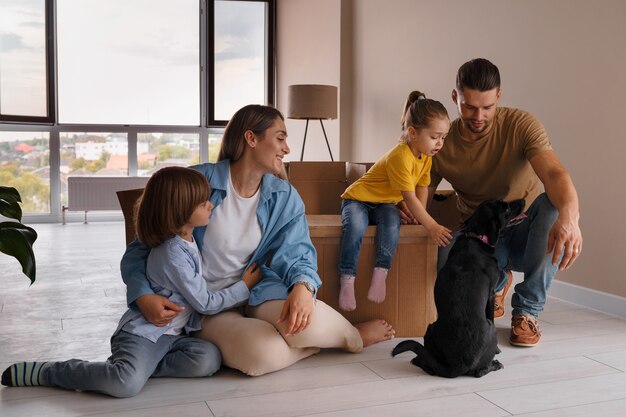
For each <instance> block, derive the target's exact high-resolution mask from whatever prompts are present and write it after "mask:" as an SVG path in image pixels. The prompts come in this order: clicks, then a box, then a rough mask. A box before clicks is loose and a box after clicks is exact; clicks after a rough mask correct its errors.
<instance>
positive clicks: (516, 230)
mask: <svg viewBox="0 0 626 417" xmlns="http://www.w3.org/2000/svg"><path fill="white" fill-rule="evenodd" d="M526 214H527V215H528V218H527V219H525V220H524V221H523V222H521V223H520V224H518V225H516V226H512V227H508V228H505V229H504V230H503V233H502V235H501V237H500V239H499V240H498V243H497V244H496V250H495V256H496V258H497V260H498V268H499V270H500V278H499V280H498V284H497V285H496V292H497V291H500V290H501V289H502V288H504V285H505V283H506V278H507V277H506V273H505V272H504V271H505V270H511V271H517V272H523V273H524V280H523V281H522V282H521V283H519V284H517V285H516V286H515V293H514V294H513V298H512V301H511V305H512V307H513V312H512V313H513V315H518V314H522V315H526V316H532V317H538V316H539V313H541V312H542V311H543V306H544V305H545V303H546V297H547V292H548V289H549V288H550V284H551V283H552V279H553V278H554V275H555V274H556V271H557V269H558V266H557V265H558V264H557V265H552V253H546V251H547V248H548V233H549V232H550V229H551V228H552V225H553V224H554V222H555V221H556V219H557V217H558V215H559V213H558V211H557V210H556V208H554V206H553V205H552V203H551V202H550V200H549V199H548V196H547V195H546V194H545V193H543V194H541V195H539V197H537V199H536V200H535V201H534V202H533V203H532V204H531V206H530V207H529V208H528V211H527V212H526ZM460 233H461V232H460V231H456V232H454V234H453V239H452V242H451V243H450V244H449V245H448V246H446V247H444V248H439V259H438V270H441V268H442V267H443V265H444V264H445V262H446V260H447V259H448V253H449V252H450V249H451V248H452V245H453V244H454V242H455V241H456V239H457V237H458V236H459V235H460ZM562 256H563V254H561V257H562Z"/></svg>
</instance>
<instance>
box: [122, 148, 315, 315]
mask: <svg viewBox="0 0 626 417" xmlns="http://www.w3.org/2000/svg"><path fill="white" fill-rule="evenodd" d="M191 168H193V169H195V170H197V171H199V172H201V173H202V174H204V175H205V176H206V177H207V179H208V180H209V184H210V185H211V197H210V200H211V203H213V204H214V205H215V206H216V207H217V206H219V205H220V204H221V202H222V201H223V200H224V198H225V197H226V193H227V190H228V177H229V175H230V174H229V169H230V161H229V160H223V161H220V162H218V163H216V164H211V163H209V164H201V165H195V166H193V167H191ZM260 192H261V196H260V200H259V206H258V207H257V211H256V215H257V218H258V220H259V225H260V226H261V232H262V236H261V242H260V243H259V246H258V247H257V249H256V251H255V252H254V254H253V255H252V257H251V258H250V263H252V262H257V264H258V265H263V266H262V269H263V277H262V280H261V282H259V283H258V284H257V285H256V286H255V287H254V288H252V290H251V292H250V299H249V301H248V303H249V304H250V305H259V304H261V303H263V302H265V301H268V300H284V299H286V298H287V296H288V294H289V291H290V290H291V287H292V286H293V285H294V284H295V283H296V282H300V281H306V282H309V283H310V284H312V285H313V287H314V288H316V289H317V288H319V287H320V285H322V281H321V280H320V277H319V275H318V274H317V254H316V252H315V247H314V246H313V243H311V237H310V236H309V226H308V224H307V221H306V217H305V214H304V203H303V202H302V199H301V198H300V195H299V194H298V192H297V191H296V189H295V188H293V186H292V185H291V184H289V182H287V181H285V180H282V179H280V178H278V177H277V176H275V175H273V174H265V175H264V176H263V178H262V180H261V190H260ZM205 231H206V226H204V227H197V228H196V229H195V230H194V232H193V234H194V238H195V239H196V242H198V246H199V248H200V253H202V245H203V243H204V233H205ZM215 244H216V245H219V244H220V242H215ZM149 253H150V248H148V247H146V246H144V245H143V244H142V243H141V242H139V240H137V239H136V240H135V241H134V242H132V243H131V244H130V245H128V247H127V248H126V252H125V253H124V256H123V257H122V262H121V271H122V279H123V280H124V283H125V284H126V287H127V291H126V297H127V302H128V305H129V306H132V305H134V304H133V303H134V301H135V300H136V299H137V298H138V297H140V296H142V295H146V294H153V293H154V291H153V290H152V288H151V287H150V284H149V283H148V280H147V278H146V259H147V257H148V254H149ZM314 296H315V294H314Z"/></svg>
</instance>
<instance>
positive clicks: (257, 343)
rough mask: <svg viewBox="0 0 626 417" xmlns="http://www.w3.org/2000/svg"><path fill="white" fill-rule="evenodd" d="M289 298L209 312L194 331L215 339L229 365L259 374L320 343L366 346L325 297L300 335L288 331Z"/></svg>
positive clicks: (304, 354)
mask: <svg viewBox="0 0 626 417" xmlns="http://www.w3.org/2000/svg"><path fill="white" fill-rule="evenodd" d="M284 302H285V300H272V301H266V302H265V303H263V304H261V305H258V306H254V307H251V306H248V307H247V309H246V314H245V315H244V314H243V313H242V312H241V311H239V310H228V311H224V312H222V313H219V314H215V315H212V316H205V317H204V319H203V322H202V330H200V331H198V332H196V333H195V334H194V336H196V337H200V338H202V339H204V340H208V341H209V342H212V343H215V345H217V347H218V348H219V349H220V351H221V352H222V362H223V364H224V365H226V366H228V367H230V368H234V369H238V370H240V371H241V372H244V373H245V374H248V375H253V376H256V375H263V374H266V373H268V372H274V371H277V370H279V369H283V368H286V367H287V366H289V365H292V364H294V363H296V362H297V361H299V360H300V359H304V358H306V357H308V356H311V355H313V354H315V353H317V352H319V350H320V348H340V349H344V350H347V351H348V352H360V351H361V350H362V349H363V340H362V339H361V335H360V334H359V331H358V330H357V329H356V328H355V327H354V326H352V325H351V324H350V322H349V321H348V320H346V319H345V318H344V317H343V316H342V315H341V314H339V312H337V311H336V310H334V309H333V308H331V307H329V306H328V305H327V304H326V303H324V302H323V301H319V300H317V301H316V303H315V310H314V311H313V314H312V317H311V323H310V324H309V326H308V327H307V328H306V329H305V330H304V331H302V332H300V333H298V334H296V335H286V334H285V329H286V327H287V325H286V323H285V322H283V323H280V324H277V323H276V321H277V320H278V318H279V317H280V312H281V311H282V308H283V304H284Z"/></svg>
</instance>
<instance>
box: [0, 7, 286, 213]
mask: <svg viewBox="0 0 626 417" xmlns="http://www.w3.org/2000/svg"><path fill="white" fill-rule="evenodd" d="M275 8H276V6H275V0H132V1H128V0H107V1H102V0H0V183H2V184H3V185H4V184H11V185H14V186H15V187H16V188H17V189H18V190H20V192H21V193H22V198H23V199H24V200H25V204H24V205H23V207H22V208H23V209H24V214H25V215H26V216H29V215H30V214H36V216H32V218H29V219H28V221H33V220H34V221H59V220H61V213H62V210H61V208H62V207H63V206H67V177H68V176H71V175H94V176H98V175H114V176H119V175H133V176H134V175H140V176H148V175H151V173H152V172H154V170H156V169H158V168H159V167H161V166H165V165H172V164H173V165H182V166H189V165H193V164H196V163H202V162H215V161H216V160H217V156H218V153H219V147H220V142H221V137H222V133H223V127H224V126H225V125H226V122H227V120H228V119H230V117H231V116H232V114H233V113H234V112H235V111H236V110H237V109H238V108H240V107H242V106H243V105H245V104H249V103H262V104H273V103H274V24H275ZM36 124H38V125H36ZM16 146H17V148H16ZM28 178H30V179H31V180H32V182H33V187H35V185H34V184H35V183H36V184H37V186H36V187H35V188H28V186H30V185H28V184H26V179H28ZM34 178H37V181H38V182H36V181H35V180H34ZM20 181H23V182H20ZM27 200H28V202H27ZM94 215H95V216H97V214H94Z"/></svg>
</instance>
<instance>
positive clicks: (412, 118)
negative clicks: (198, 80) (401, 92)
mask: <svg viewBox="0 0 626 417" xmlns="http://www.w3.org/2000/svg"><path fill="white" fill-rule="evenodd" d="M444 118H445V119H450V117H449V116H448V110H446V107H445V106H444V105H443V104H441V102H439V101H437V100H433V99H430V98H426V95H424V93H422V92H421V91H411V92H410V93H409V96H408V97H407V98H406V102H405V103H404V111H403V112H402V118H401V119H400V122H401V124H402V136H401V137H400V140H401V141H402V142H406V141H407V140H408V135H407V129H408V128H409V127H411V126H413V128H414V129H416V130H420V129H423V128H425V127H427V126H428V125H429V124H430V122H432V121H433V120H435V119H444Z"/></svg>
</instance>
